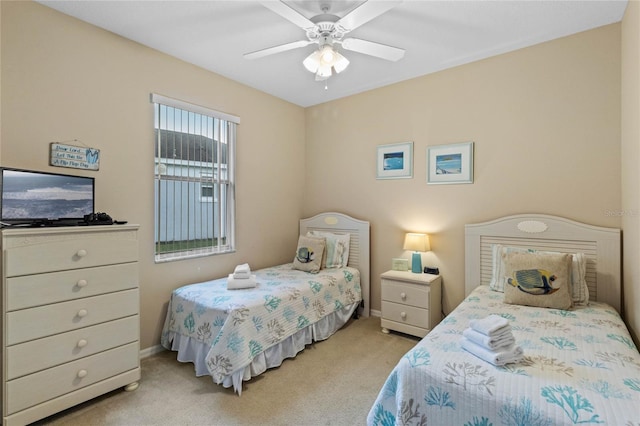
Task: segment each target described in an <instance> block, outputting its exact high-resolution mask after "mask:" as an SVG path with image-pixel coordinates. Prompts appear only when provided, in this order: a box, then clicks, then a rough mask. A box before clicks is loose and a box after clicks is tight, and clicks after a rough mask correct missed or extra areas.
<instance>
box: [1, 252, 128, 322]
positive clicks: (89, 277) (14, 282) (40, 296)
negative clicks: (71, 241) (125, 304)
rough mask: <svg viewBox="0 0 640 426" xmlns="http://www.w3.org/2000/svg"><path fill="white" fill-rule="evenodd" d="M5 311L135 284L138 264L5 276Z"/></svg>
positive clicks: (101, 292) (102, 292)
mask: <svg viewBox="0 0 640 426" xmlns="http://www.w3.org/2000/svg"><path fill="white" fill-rule="evenodd" d="M6 285H7V311H15V310H18V309H24V308H30V307H32V306H40V305H46V304H49V303H56V302H64V301H66V300H73V299H79V298H81V297H88V296H96V295H98V294H104V293H112V292H114V291H120V290H127V289H131V288H137V287H138V264H137V263H123V264H119V265H110V266H99V267H96V268H88V269H73V270H71V271H64V272H50V273H48V274H38V275H28V276H22V277H13V278H7V282H6Z"/></svg>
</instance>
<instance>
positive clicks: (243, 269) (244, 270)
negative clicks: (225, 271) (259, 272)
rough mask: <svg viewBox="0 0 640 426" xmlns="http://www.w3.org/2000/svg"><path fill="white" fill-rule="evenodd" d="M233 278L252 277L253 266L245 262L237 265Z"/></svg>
mask: <svg viewBox="0 0 640 426" xmlns="http://www.w3.org/2000/svg"><path fill="white" fill-rule="evenodd" d="M233 278H236V279H243V278H244V279H248V278H251V268H249V264H248V263H243V264H242V265H238V266H236V269H235V270H234V271H233Z"/></svg>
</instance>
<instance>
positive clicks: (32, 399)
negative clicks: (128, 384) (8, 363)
mask: <svg viewBox="0 0 640 426" xmlns="http://www.w3.org/2000/svg"><path fill="white" fill-rule="evenodd" d="M138 356H139V344H138V342H136V343H131V344H128V345H125V346H120V347H118V348H115V349H111V350H109V351H106V352H100V353H99V354H96V355H92V356H89V357H86V358H82V359H79V360H77V361H73V362H70V363H67V364H63V365H60V366H58V367H54V368H50V369H48V370H44V371H41V372H39V373H34V374H30V375H28V376H24V377H21V378H19V379H15V380H10V381H9V382H7V384H6V390H7V392H6V394H5V399H6V401H7V408H6V412H7V414H12V413H15V412H17V411H20V410H24V409H25V408H28V407H32V406H34V405H36V404H39V403H41V402H44V401H48V400H50V399H53V398H55V397H57V396H59V395H63V394H66V393H69V392H72V391H75V390H77V389H80V388H83V387H85V386H88V385H90V384H93V383H97V382H99V381H101V380H104V379H107V378H109V377H111V376H115V375H116V374H119V373H122V372H125V371H128V370H132V369H135V368H138V365H139V360H138Z"/></svg>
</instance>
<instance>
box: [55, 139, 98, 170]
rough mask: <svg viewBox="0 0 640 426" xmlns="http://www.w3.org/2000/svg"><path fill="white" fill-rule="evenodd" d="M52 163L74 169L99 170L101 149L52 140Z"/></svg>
mask: <svg viewBox="0 0 640 426" xmlns="http://www.w3.org/2000/svg"><path fill="white" fill-rule="evenodd" d="M50 164H51V165H52V166H57V167H70V168H72V169H84V170H98V169H99V168H100V150H99V149H96V148H89V147H86V146H73V145H65V144H61V143H58V142H51V157H50Z"/></svg>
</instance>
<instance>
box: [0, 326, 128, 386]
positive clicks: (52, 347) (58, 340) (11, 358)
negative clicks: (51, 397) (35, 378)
mask: <svg viewBox="0 0 640 426" xmlns="http://www.w3.org/2000/svg"><path fill="white" fill-rule="evenodd" d="M139 328H140V318H139V317H138V315H134V316H131V317H127V318H122V319H119V320H115V321H110V322H105V323H103V324H98V325H94V326H91V327H85V328H81V329H79V330H75V331H70V332H68V333H62V334H56V335H55V336H50V337H45V338H43V339H37V340H32V341H30V342H26V343H21V344H19V345H13V346H9V347H8V348H7V377H6V378H7V380H11V379H15V378H17V377H20V376H25V375H27V374H31V373H35V372H36V371H40V370H44V369H46V368H50V367H54V366H56V365H60V364H64V363H65V362H69V361H73V360H76V359H79V358H83V357H85V356H89V355H93V354H96V353H98V352H102V351H105V350H107V349H111V348H115V347H117V346H122V345H124V344H127V343H131V342H135V341H137V340H138V336H139Z"/></svg>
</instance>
